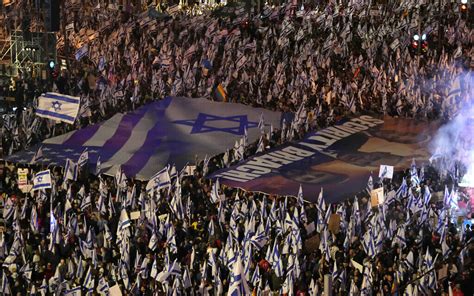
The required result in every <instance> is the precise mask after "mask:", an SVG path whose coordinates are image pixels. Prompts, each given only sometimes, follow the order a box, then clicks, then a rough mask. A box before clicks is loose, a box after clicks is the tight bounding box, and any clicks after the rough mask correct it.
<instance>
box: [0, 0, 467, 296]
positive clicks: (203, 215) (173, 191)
mask: <svg viewBox="0 0 474 296" xmlns="http://www.w3.org/2000/svg"><path fill="white" fill-rule="evenodd" d="M397 5H399V6H397ZM397 5H396V6H394V7H390V9H379V10H378V13H379V14H377V15H375V14H373V13H371V12H369V11H368V10H367V9H365V7H363V6H360V7H359V6H357V5H353V6H349V7H341V6H334V5H324V6H322V5H321V6H314V7H309V6H307V7H306V8H304V10H300V7H294V6H290V5H287V6H285V7H276V8H270V7H264V8H263V10H262V13H261V14H258V15H257V16H256V17H251V18H249V17H248V15H247V13H244V14H243V15H238V16H232V17H229V16H228V13H227V12H226V11H222V10H204V11H202V13H199V14H195V13H193V15H189V14H185V13H181V14H180V13H178V14H177V15H175V16H173V17H170V16H167V15H164V14H162V13H158V12H156V11H155V10H149V11H143V12H142V11H139V9H138V8H136V9H134V10H131V9H129V8H128V9H123V10H119V9H117V7H116V6H114V5H110V6H104V5H99V6H97V4H96V3H91V2H87V1H86V2H83V3H81V4H79V3H76V2H75V1H66V3H65V7H66V8H67V10H66V13H65V14H64V18H63V21H64V22H65V23H66V26H67V29H65V30H62V31H61V32H60V33H59V35H58V36H59V38H58V50H59V51H60V53H62V54H68V53H69V54H71V53H73V52H74V51H76V50H79V49H80V48H83V47H84V46H85V45H86V44H87V48H88V51H87V55H86V56H84V57H82V58H80V59H78V60H72V61H69V63H70V64H69V68H68V70H64V71H62V72H61V73H60V75H59V77H58V78H57V79H56V80H55V82H54V84H53V85H52V88H51V89H48V90H55V91H57V92H60V93H63V94H69V95H75V96H80V97H81V110H80V118H79V119H78V120H77V121H76V123H75V124H74V125H65V124H57V123H54V122H52V121H48V120H45V119H42V118H39V117H36V116H35V115H34V106H35V100H36V97H37V96H38V95H39V94H40V93H41V91H43V89H41V87H42V85H41V84H40V83H38V81H32V80H31V79H30V80H28V79H25V81H23V82H19V83H18V84H17V85H18V87H17V89H16V90H15V96H16V97H17V99H19V100H17V104H18V106H17V109H16V112H17V113H16V114H15V115H6V116H4V117H3V122H2V146H3V152H4V154H11V153H14V152H15V151H18V150H21V149H25V148H28V147H30V146H32V145H33V144H35V143H37V142H40V141H42V140H44V139H45V138H48V137H52V136H55V135H59V134H63V133H65V132H67V131H70V130H73V129H77V128H80V127H83V126H86V125H88V124H92V123H96V122H100V121H102V120H104V119H107V118H109V117H111V116H112V115H114V114H116V113H117V112H126V111H130V110H133V109H135V108H136V107H138V106H141V105H143V104H145V103H147V102H149V101H151V100H158V99H161V98H163V97H165V96H185V97H208V98H209V99H214V98H215V88H216V87H217V85H219V84H220V85H221V86H222V87H223V88H224V89H225V90H226V95H227V98H228V100H230V101H234V102H240V103H243V104H247V105H252V106H259V107H265V108H268V109H275V110H281V111H284V112H296V111H297V110H300V109H301V108H303V109H305V110H306V112H307V113H308V114H312V115H313V116H311V118H313V119H314V122H312V123H311V124H309V125H308V126H306V128H305V129H315V128H320V127H324V126H326V125H327V124H329V123H331V122H333V121H334V120H336V119H337V118H339V117H340V116H344V115H349V114H356V113H359V112H362V111H373V112H375V113H377V114H387V115H392V116H403V117H416V118H420V119H421V118H423V119H426V120H430V119H447V118H450V117H452V115H453V114H455V112H456V111H457V108H459V107H461V106H462V104H463V103H464V102H463V100H464V97H462V96H450V95H449V91H450V90H451V89H452V87H453V86H452V85H453V81H456V79H457V77H459V76H460V75H459V74H461V73H464V72H466V71H468V69H469V67H470V65H471V63H472V60H471V59H472V57H473V56H474V52H473V49H472V42H473V38H474V37H473V36H474V34H472V28H471V27H469V26H468V23H467V20H466V19H463V18H462V17H460V16H459V15H457V14H456V13H455V12H454V10H448V9H446V10H443V11H445V12H443V14H440V11H438V10H437V9H438V7H437V6H436V5H427V6H424V8H423V9H422V11H420V9H419V7H416V6H414V4H410V3H401V4H397ZM297 10H298V12H297ZM446 11H448V12H446ZM420 27H421V28H422V30H423V32H426V34H427V35H428V36H429V37H428V40H429V48H428V50H427V51H426V52H421V51H418V50H413V48H411V41H412V35H411V33H413V32H415V31H416V32H417V33H419V32H418V30H419V28H420ZM457 87H460V88H461V89H463V90H466V89H467V90H469V86H466V85H465V84H464V82H463V81H461V82H460V83H459V85H458V86H457ZM25 88H26V90H28V91H25ZM471 89H474V88H471ZM27 94H28V95H27ZM19 102H21V103H19ZM302 133H303V131H302ZM277 134H278V132H277V133H276V134H275V137H271V136H270V140H271V144H272V145H277V144H281V142H282V139H286V137H280V136H278V135H277ZM209 164H210V165H211V166H212V168H208V167H207V165H208V164H206V165H203V164H201V166H199V167H198V168H197V170H196V171H195V172H194V174H193V175H185V174H184V173H179V174H170V179H171V185H170V186H169V187H167V188H163V189H161V190H158V191H153V192H147V191H146V190H145V185H146V183H142V182H140V181H137V180H133V179H128V180H124V179H123V178H121V176H120V175H119V177H118V178H111V177H108V176H94V175H91V174H89V173H88V172H89V169H88V166H87V165H86V166H84V167H83V168H82V169H81V173H80V174H79V175H78V176H77V177H73V178H70V177H67V178H66V176H65V174H64V172H63V170H62V169H61V168H59V167H49V168H50V169H51V171H52V175H53V178H52V179H53V186H52V188H51V189H47V190H37V191H30V192H22V191H21V190H20V189H19V187H18V184H17V180H18V174H17V168H18V167H19V166H18V165H16V164H13V163H5V166H4V167H3V168H2V178H0V186H1V187H0V190H1V192H2V193H3V195H4V207H3V209H4V210H3V218H4V221H3V231H2V232H1V233H0V259H1V260H3V265H2V267H3V268H2V280H1V283H2V284H1V287H2V293H3V294H6V293H7V291H8V292H10V293H11V294H13V295H24V294H25V293H36V294H37V295H51V294H53V293H59V294H58V295H60V294H61V293H67V292H68V291H69V292H71V291H74V289H76V288H77V289H80V290H82V292H83V293H91V294H97V295H101V294H105V293H106V291H108V290H110V289H113V288H112V287H114V288H115V287H117V286H116V285H118V288H119V289H120V290H121V291H122V293H123V294H125V295H153V294H155V293H167V294H173V293H176V294H198V295H209V294H211V295H212V294H215V295H220V294H223V293H225V292H227V291H229V292H232V291H240V293H242V294H249V293H252V292H253V291H254V292H255V293H257V294H259V293H275V294H287V295H294V294H298V293H300V294H303V293H305V294H309V295H320V294H321V293H322V291H323V290H324V276H325V275H329V276H330V277H331V278H332V281H333V291H334V293H336V294H340V295H348V294H350V295H359V294H360V295H370V294H378V295H392V294H395V293H398V294H403V293H407V294H408V295H416V294H415V293H419V294H424V293H426V294H428V293H435V294H447V293H449V292H450V291H454V292H457V293H462V292H463V293H464V294H465V295H472V294H473V287H472V280H471V279H472V274H473V265H472V262H471V258H472V246H471V245H472V244H470V243H469V242H470V239H471V237H472V232H471V231H470V228H468V227H464V226H460V225H458V223H457V221H456V218H457V214H458V213H459V211H462V210H463V209H462V205H463V204H465V203H466V200H467V199H468V196H467V195H466V194H465V193H464V192H463V191H462V190H458V188H456V187H454V185H453V180H449V179H448V178H447V177H440V174H439V172H437V171H436V170H435V169H434V168H428V167H427V168H423V169H422V170H420V167H419V168H418V169H417V168H416V167H412V168H408V169H407V170H406V171H405V172H403V173H400V174H398V175H397V176H396V178H395V179H394V180H391V181H388V180H385V181H383V180H376V181H377V182H375V185H370V186H372V188H369V189H373V187H374V186H375V187H384V190H385V192H386V193H387V197H388V199H387V201H386V202H385V203H383V204H382V205H379V206H375V207H372V205H371V203H370V198H369V196H370V195H369V194H368V192H367V191H365V190H364V191H363V192H360V193H359V194H358V195H357V196H356V197H355V198H349V199H347V200H346V201H344V202H341V203H337V204H329V203H327V202H326V201H325V200H324V191H323V190H322V191H321V194H320V196H319V197H318V198H317V202H316V203H307V202H305V201H304V200H303V196H305V193H304V186H303V191H302V193H301V194H299V193H297V192H295V196H296V195H297V197H296V198H295V197H281V196H273V195H270V196H269V195H266V194H260V193H252V192H245V191H242V190H238V189H233V188H228V187H225V186H219V187H218V188H217V186H216V185H215V183H214V182H212V181H210V180H208V179H206V178H205V176H204V172H206V173H209V170H211V171H212V170H214V169H218V168H219V167H221V161H220V159H214V160H213V161H212V162H210V163H209ZM203 166H205V167H203ZM27 167H28V168H29V169H30V172H29V173H30V177H32V174H33V171H35V172H37V171H40V170H42V169H46V168H48V166H47V165H44V167H40V166H38V165H31V166H30V165H29V166H27ZM157 169H158V168H157ZM425 171H426V173H425ZM443 176H444V175H443ZM369 183H370V184H373V182H369ZM369 191H370V190H369ZM440 192H441V194H440ZM305 197H306V196H305ZM460 207H461V209H460ZM464 211H465V210H464ZM333 216H337V217H339V218H340V221H339V222H338V223H336V224H337V226H336V227H332V226H331V228H329V225H330V224H331V225H332V224H334V223H330V220H331V222H332V219H333V218H332V217H333Z"/></svg>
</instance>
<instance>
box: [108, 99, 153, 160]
mask: <svg viewBox="0 0 474 296" xmlns="http://www.w3.org/2000/svg"><path fill="white" fill-rule="evenodd" d="M147 111H148V108H139V109H137V110H136V112H133V113H130V114H127V115H125V116H124V117H122V120H121V121H120V124H119V125H118V127H117V130H116V131H115V133H114V135H113V136H112V137H111V138H110V139H108V140H107V142H105V143H104V145H103V146H102V150H101V151H102V152H103V153H101V155H100V161H101V162H102V163H105V162H106V161H108V160H109V159H110V158H111V157H112V156H114V154H115V153H117V152H118V151H119V150H120V148H122V147H123V145H125V143H127V141H128V139H129V138H130V136H131V134H132V132H133V128H134V127H135V126H136V125H137V124H138V123H139V122H140V119H142V118H143V116H144V115H145V114H146V113H147Z"/></svg>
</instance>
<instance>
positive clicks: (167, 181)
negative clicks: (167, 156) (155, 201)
mask: <svg viewBox="0 0 474 296" xmlns="http://www.w3.org/2000/svg"><path fill="white" fill-rule="evenodd" d="M170 186H171V178H170V175H169V173H168V168H167V167H166V168H164V169H162V170H161V171H159V172H158V173H156V174H155V175H154V176H153V177H151V179H150V181H148V183H147V185H146V191H147V192H148V193H151V192H153V190H160V189H161V188H166V187H170Z"/></svg>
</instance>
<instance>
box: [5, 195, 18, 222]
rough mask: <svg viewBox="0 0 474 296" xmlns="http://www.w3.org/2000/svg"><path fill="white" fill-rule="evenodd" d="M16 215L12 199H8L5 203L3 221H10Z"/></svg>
mask: <svg viewBox="0 0 474 296" xmlns="http://www.w3.org/2000/svg"><path fill="white" fill-rule="evenodd" d="M14 213H15V207H14V205H13V202H12V200H11V198H7V201H6V202H5V205H4V206H3V219H5V220H10V218H11V217H13V214H14Z"/></svg>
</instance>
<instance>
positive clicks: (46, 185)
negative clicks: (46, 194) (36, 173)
mask: <svg viewBox="0 0 474 296" xmlns="http://www.w3.org/2000/svg"><path fill="white" fill-rule="evenodd" d="M49 186H51V184H49V183H48V184H38V185H34V186H33V189H37V188H43V187H49Z"/></svg>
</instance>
